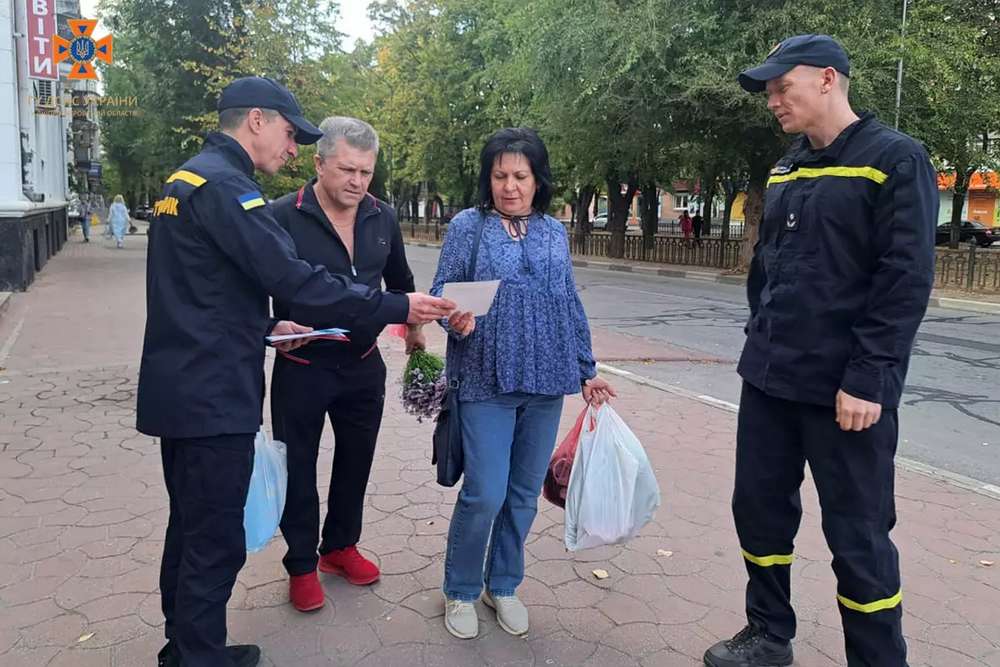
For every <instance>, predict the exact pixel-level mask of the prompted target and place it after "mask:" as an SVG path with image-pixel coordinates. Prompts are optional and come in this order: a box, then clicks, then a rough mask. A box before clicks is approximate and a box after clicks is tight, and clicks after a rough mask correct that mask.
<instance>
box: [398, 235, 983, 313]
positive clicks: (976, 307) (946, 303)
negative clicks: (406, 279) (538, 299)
mask: <svg viewBox="0 0 1000 667" xmlns="http://www.w3.org/2000/svg"><path fill="white" fill-rule="evenodd" d="M404 242H405V243H406V245H413V246H417V247H419V248H440V247H441V244H440V243H429V242H425V241H405V239H404ZM573 266H576V267H579V268H581V269H592V270H598V271H615V272H618V273H635V274H639V275H645V276H663V277H666V278H683V279H685V280H701V281H703V282H709V283H719V284H722V285H745V284H746V276H744V275H726V274H718V273H713V272H711V271H691V270H687V269H674V268H670V269H667V268H662V267H658V266H643V265H641V264H617V263H615V262H596V261H594V260H592V259H577V258H575V257H574V258H573ZM928 305H930V306H931V307H934V308H947V309H949V310H964V311H967V312H973V313H984V314H987V315H1000V303H993V302H990V301H976V300H973V299H956V298H953V297H946V296H932V297H931V298H930V301H929V302H928Z"/></svg>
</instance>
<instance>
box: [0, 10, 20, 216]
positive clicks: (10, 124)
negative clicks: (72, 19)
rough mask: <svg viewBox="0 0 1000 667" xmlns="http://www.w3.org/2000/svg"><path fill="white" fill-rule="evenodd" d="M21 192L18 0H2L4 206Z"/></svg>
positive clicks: (0, 171)
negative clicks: (15, 36)
mask: <svg viewBox="0 0 1000 667" xmlns="http://www.w3.org/2000/svg"><path fill="white" fill-rule="evenodd" d="M19 199H22V196H21V141H20V133H19V129H18V110H17V52H16V50H15V47H14V0H0V208H3V207H4V203H5V202H9V201H16V200H19Z"/></svg>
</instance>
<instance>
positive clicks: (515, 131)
mask: <svg viewBox="0 0 1000 667" xmlns="http://www.w3.org/2000/svg"><path fill="white" fill-rule="evenodd" d="M504 153H517V154H520V155H523V156H524V157H525V158H526V159H527V160H528V164H530V165H531V173H532V174H533V175H534V177H535V185H536V186H538V189H537V190H536V192H535V196H534V198H532V200H531V206H532V208H534V209H535V210H536V211H539V212H542V213H544V212H546V211H547V210H548V209H549V204H551V203H552V171H551V170H550V169H549V152H548V150H546V148H545V144H544V143H543V142H542V139H541V137H539V136H538V133H537V132H535V131H534V130H532V129H531V128H527V127H507V128H504V129H502V130H498V131H496V132H494V133H493V134H492V135H491V136H490V138H489V139H487V140H486V144H485V145H484V146H483V150H482V151H481V152H480V153H479V202H478V204H477V206H478V207H479V208H480V209H481V210H483V211H488V210H490V209H492V208H494V203H493V188H492V187H491V183H490V180H491V179H490V175H491V173H492V172H493V165H494V163H495V162H496V161H497V158H499V157H500V156H501V155H503V154H504Z"/></svg>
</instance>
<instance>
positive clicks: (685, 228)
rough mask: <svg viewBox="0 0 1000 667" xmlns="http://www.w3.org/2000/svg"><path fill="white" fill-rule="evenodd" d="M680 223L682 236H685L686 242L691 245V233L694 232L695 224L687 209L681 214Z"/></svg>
mask: <svg viewBox="0 0 1000 667" xmlns="http://www.w3.org/2000/svg"><path fill="white" fill-rule="evenodd" d="M678 222H680V225H681V234H683V235H684V240H685V241H687V242H688V243H690V242H691V232H692V231H694V223H693V222H692V221H691V216H690V215H689V214H688V212H687V209H684V211H683V212H682V213H681V217H680V219H679V220H678Z"/></svg>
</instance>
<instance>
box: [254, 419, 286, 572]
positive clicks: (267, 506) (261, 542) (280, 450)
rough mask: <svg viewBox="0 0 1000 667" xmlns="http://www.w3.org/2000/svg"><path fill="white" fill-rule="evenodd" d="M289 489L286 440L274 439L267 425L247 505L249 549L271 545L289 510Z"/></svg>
mask: <svg viewBox="0 0 1000 667" xmlns="http://www.w3.org/2000/svg"><path fill="white" fill-rule="evenodd" d="M287 490H288V454H287V451H286V449H285V443H283V442H279V441H277V440H271V439H270V438H269V437H267V434H266V433H264V431H263V429H262V430H260V431H258V432H257V438H256V440H254V454H253V476H252V477H251V478H250V491H249V492H248V493H247V504H246V506H245V507H244V508H243V529H244V531H245V532H246V536H247V551H249V552H251V553H253V552H255V551H260V550H261V549H263V548H264V547H266V546H267V543H268V542H270V541H271V538H272V537H274V533H275V532H276V531H277V530H278V524H279V523H280V522H281V513H282V512H284V511H285V493H286V491H287Z"/></svg>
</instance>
